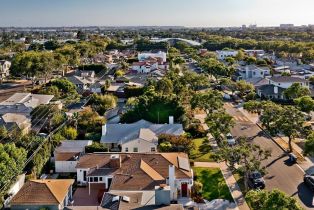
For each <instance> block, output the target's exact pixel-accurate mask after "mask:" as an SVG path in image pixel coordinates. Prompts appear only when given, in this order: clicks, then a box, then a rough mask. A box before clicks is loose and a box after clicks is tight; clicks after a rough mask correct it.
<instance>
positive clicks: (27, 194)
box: [11, 179, 74, 205]
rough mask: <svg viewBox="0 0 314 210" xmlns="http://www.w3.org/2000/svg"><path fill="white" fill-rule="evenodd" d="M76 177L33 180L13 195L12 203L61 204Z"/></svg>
mask: <svg viewBox="0 0 314 210" xmlns="http://www.w3.org/2000/svg"><path fill="white" fill-rule="evenodd" d="M73 183H74V179H44V180H31V181H28V182H27V183H25V184H24V186H23V187H22V188H21V189H20V191H19V192H18V193H17V194H16V195H15V196H14V197H13V199H12V201H11V205H48V204H50V205H59V204H62V203H63V201H64V199H65V197H66V195H67V194H68V191H69V188H70V186H71V185H72V184H73Z"/></svg>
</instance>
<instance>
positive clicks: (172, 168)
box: [168, 165, 177, 200]
mask: <svg viewBox="0 0 314 210" xmlns="http://www.w3.org/2000/svg"><path fill="white" fill-rule="evenodd" d="M175 180H176V177H175V166H174V165H169V177H168V184H169V187H170V199H171V200H176V199H177V196H176V193H177V189H176V183H175Z"/></svg>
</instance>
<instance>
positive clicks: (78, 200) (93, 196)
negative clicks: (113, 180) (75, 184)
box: [73, 184, 105, 206]
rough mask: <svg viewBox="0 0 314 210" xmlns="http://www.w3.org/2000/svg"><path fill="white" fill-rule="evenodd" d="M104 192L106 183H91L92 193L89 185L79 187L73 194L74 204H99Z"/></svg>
mask: <svg viewBox="0 0 314 210" xmlns="http://www.w3.org/2000/svg"><path fill="white" fill-rule="evenodd" d="M104 192H105V185H104V184H91V185H90V194H89V192H88V186H86V187H80V188H77V189H76V191H75V192H74V195H73V199H74V204H73V206H99V204H100V202H101V199H102V196H103V194H104Z"/></svg>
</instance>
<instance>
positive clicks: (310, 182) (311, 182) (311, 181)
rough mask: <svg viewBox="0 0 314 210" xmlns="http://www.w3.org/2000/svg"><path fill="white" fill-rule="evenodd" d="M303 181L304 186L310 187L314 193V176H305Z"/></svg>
mask: <svg viewBox="0 0 314 210" xmlns="http://www.w3.org/2000/svg"><path fill="white" fill-rule="evenodd" d="M303 181H304V184H305V185H306V186H308V187H309V188H310V190H311V191H312V192H314V176H310V175H304V178H303Z"/></svg>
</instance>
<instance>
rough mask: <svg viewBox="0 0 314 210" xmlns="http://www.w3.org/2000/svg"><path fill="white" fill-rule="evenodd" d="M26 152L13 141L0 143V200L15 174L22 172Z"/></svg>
mask: <svg viewBox="0 0 314 210" xmlns="http://www.w3.org/2000/svg"><path fill="white" fill-rule="evenodd" d="M26 155H27V152H26V151H25V149H23V148H18V147H16V146H15V144H14V143H7V144H1V143H0V189H2V190H1V192H0V200H1V199H2V197H3V195H4V194H5V193H6V191H7V190H8V189H9V187H10V184H12V183H13V181H14V179H15V177H16V176H18V175H20V174H21V173H22V172H23V169H24V167H25V165H24V163H25V161H26Z"/></svg>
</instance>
